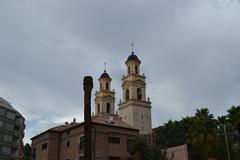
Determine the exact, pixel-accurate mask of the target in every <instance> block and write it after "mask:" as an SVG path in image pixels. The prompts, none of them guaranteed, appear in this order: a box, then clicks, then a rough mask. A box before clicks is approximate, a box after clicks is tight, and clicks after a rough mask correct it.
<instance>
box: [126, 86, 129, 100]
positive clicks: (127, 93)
mask: <svg viewBox="0 0 240 160" xmlns="http://www.w3.org/2000/svg"><path fill="white" fill-rule="evenodd" d="M127 100H129V89H127V90H126V101H127Z"/></svg>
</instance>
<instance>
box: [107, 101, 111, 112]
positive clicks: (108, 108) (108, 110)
mask: <svg viewBox="0 0 240 160" xmlns="http://www.w3.org/2000/svg"><path fill="white" fill-rule="evenodd" d="M110 107H111V105H110V103H107V113H110Z"/></svg>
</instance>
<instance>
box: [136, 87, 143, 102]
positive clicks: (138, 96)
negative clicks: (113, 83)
mask: <svg viewBox="0 0 240 160" xmlns="http://www.w3.org/2000/svg"><path fill="white" fill-rule="evenodd" d="M137 99H138V100H142V91H141V89H140V88H138V89H137Z"/></svg>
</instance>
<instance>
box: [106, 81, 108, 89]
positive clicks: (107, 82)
mask: <svg viewBox="0 0 240 160" xmlns="http://www.w3.org/2000/svg"><path fill="white" fill-rule="evenodd" d="M106 90H108V82H107V83H106Z"/></svg>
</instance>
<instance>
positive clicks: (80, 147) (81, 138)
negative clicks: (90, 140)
mask: <svg viewBox="0 0 240 160" xmlns="http://www.w3.org/2000/svg"><path fill="white" fill-rule="evenodd" d="M84 142H85V138H84V136H83V137H80V144H79V150H84Z"/></svg>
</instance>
